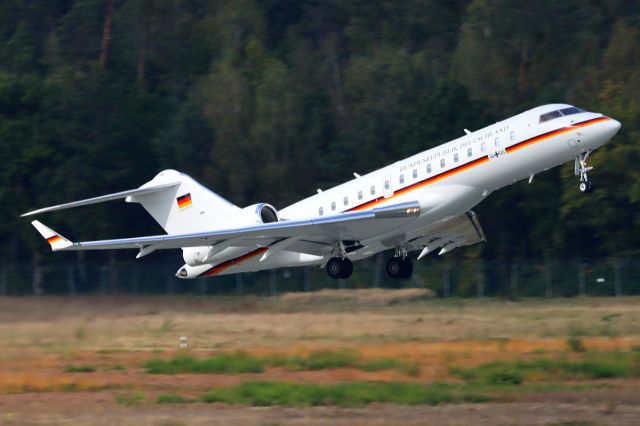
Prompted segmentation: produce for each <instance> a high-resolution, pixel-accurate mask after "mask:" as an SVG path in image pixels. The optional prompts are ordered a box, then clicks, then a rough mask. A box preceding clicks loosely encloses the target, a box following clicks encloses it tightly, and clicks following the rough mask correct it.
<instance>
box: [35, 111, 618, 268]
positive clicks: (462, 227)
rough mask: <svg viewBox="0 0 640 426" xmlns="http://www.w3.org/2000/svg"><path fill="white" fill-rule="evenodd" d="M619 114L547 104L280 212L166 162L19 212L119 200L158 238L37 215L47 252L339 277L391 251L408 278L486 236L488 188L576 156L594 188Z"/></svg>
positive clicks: (584, 183)
mask: <svg viewBox="0 0 640 426" xmlns="http://www.w3.org/2000/svg"><path fill="white" fill-rule="evenodd" d="M619 129H620V123H619V122H618V121H616V120H614V119H612V118H609V117H606V116H604V115H602V114H599V113H594V112H588V111H585V110H583V109H580V108H577V107H575V106H571V105H566V104H552V105H544V106H540V107H537V108H534V109H531V110H529V111H526V112H523V113H521V114H518V115H516V116H514V117H511V118H508V119H506V120H504V121H500V122H498V123H495V124H492V125H490V126H488V127H485V128H483V129H480V130H477V131H475V132H470V131H468V130H466V129H464V132H465V134H464V135H463V136H462V137H460V138H458V139H455V140H453V141H450V142H447V143H445V144H443V145H440V146H438V147H436V148H432V149H428V150H426V151H423V152H421V153H419V154H416V155H414V156H412V157H409V158H406V159H404V160H400V161H398V162H395V163H393V164H391V165H389V166H386V167H383V168H381V169H378V170H375V171H373V172H371V173H368V174H366V175H363V176H360V175H358V174H357V173H354V176H355V178H354V179H352V180H350V181H348V182H346V183H343V184H341V185H338V186H336V187H334V188H331V189H328V190H325V191H321V190H318V191H317V194H315V195H313V196H311V197H309V198H305V199H303V200H301V201H298V202H297V203H295V204H292V205H290V206H288V207H286V208H283V209H281V210H279V211H278V210H276V209H275V208H274V207H273V206H272V205H270V204H266V203H259V204H255V205H252V206H248V207H245V208H240V207H238V206H235V205H234V204H232V203H231V202H229V201H227V200H225V199H224V198H222V197H220V196H219V195H217V194H215V193H213V192H212V191H210V190H209V189H207V188H205V187H204V186H202V185H201V184H199V183H198V182H196V181H195V180H194V179H192V178H191V177H189V176H187V175H185V174H183V173H180V172H177V171H175V170H165V171H163V172H161V173H159V174H158V175H156V176H155V177H154V178H153V179H152V180H150V181H149V182H147V183H145V184H144V185H142V186H141V187H139V188H138V189H132V190H128V191H122V192H118V193H115V194H109V195H103V196H100V197H94V198H89V199H86V200H82V201H75V202H71V203H66V204H60V205H57V206H52V207H46V208H43V209H39V210H34V211H31V212H29V213H25V214H24V215H23V216H30V215H35V214H38V213H44V212H49V211H54V210H61V209H66V208H70V207H79V206H84V205H88V204H94V203H100V202H104V201H110V200H116V199H122V198H124V199H125V201H126V202H129V203H140V204H141V205H142V207H144V208H145V209H146V211H147V212H148V213H149V214H150V215H151V216H152V217H153V218H154V219H155V220H156V221H157V222H158V223H159V224H160V225H161V226H162V227H163V228H164V230H165V231H166V234H165V235H155V236H146V237H134V238H123V239H113V240H102V241H87V242H72V241H70V240H68V239H67V238H65V237H63V236H62V235H60V234H58V233H57V232H55V231H53V230H51V229H50V228H48V227H46V226H45V225H43V224H42V223H40V222H38V221H33V222H32V224H33V226H34V227H35V228H36V229H37V230H38V231H39V232H40V234H42V236H43V237H44V238H45V239H46V240H47V241H48V242H49V244H50V245H51V248H52V249H53V251H66V250H111V249H138V250H139V253H138V255H137V257H138V258H140V257H143V256H146V255H148V254H149V253H151V252H153V251H155V250H160V249H177V248H181V249H182V252H183V257H184V261H185V262H186V264H185V265H184V266H182V267H181V268H180V269H179V270H178V272H177V273H176V276H177V277H179V278H197V277H212V276H217V275H225V274H234V273H239V272H251V271H259V270H264V269H272V268H281V267H294V266H303V265H321V266H322V265H324V267H325V268H326V271H327V273H328V275H329V276H330V277H331V278H334V279H337V278H348V277H349V276H350V275H351V273H352V271H353V263H352V262H353V261H357V260H360V259H364V258H366V257H369V256H372V255H374V254H376V253H379V252H381V251H385V250H389V249H392V250H394V252H395V255H394V256H393V257H392V258H391V259H390V260H389V262H388V263H387V272H388V274H389V275H390V276H392V277H395V278H408V277H409V276H410V275H411V273H412V271H413V266H412V263H411V260H410V258H409V257H408V253H409V252H410V251H418V250H419V251H420V254H419V255H418V259H420V258H422V257H424V256H425V255H426V254H428V253H431V252H433V251H435V250H439V251H438V252H439V254H444V253H446V252H449V251H451V250H453V249H455V248H457V247H462V246H466V245H470V244H475V243H478V242H482V241H484V240H485V236H484V233H483V231H482V228H481V227H480V223H479V222H478V219H477V217H476V215H475V214H474V213H473V211H471V209H472V208H473V207H474V206H475V205H477V204H478V203H480V202H481V201H482V200H484V199H485V198H486V197H487V196H488V195H489V194H491V193H492V192H493V191H495V190H496V189H499V188H502V187H504V186H507V185H510V184H512V183H514V182H516V181H519V180H522V179H527V178H528V179H529V182H530V183H531V181H532V180H533V177H534V175H535V174H537V173H540V172H542V171H545V170H547V169H549V168H551V167H555V166H558V165H561V164H563V163H566V162H569V161H572V160H573V161H575V174H576V176H579V189H580V191H582V192H584V193H588V192H591V190H592V189H593V185H592V183H591V181H590V180H589V179H588V176H587V173H588V172H589V171H590V170H591V169H592V167H589V166H588V165H587V159H588V157H589V155H590V154H591V152H592V151H593V150H594V149H596V148H599V147H600V146H602V145H604V144H605V143H607V142H608V141H609V140H611V138H613V136H614V135H615V134H616V133H617V132H618V130H619Z"/></svg>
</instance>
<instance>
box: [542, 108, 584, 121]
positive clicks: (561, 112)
mask: <svg viewBox="0 0 640 426" xmlns="http://www.w3.org/2000/svg"><path fill="white" fill-rule="evenodd" d="M581 112H584V110H583V109H581V108H578V107H569V108H563V109H558V110H555V111H551V112H548V113H546V114H542V115H541V116H540V123H544V122H545V121H549V120H553V119H554V118H558V117H562V116H565V115H573V114H579V113H581Z"/></svg>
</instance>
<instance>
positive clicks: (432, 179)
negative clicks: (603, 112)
mask: <svg viewBox="0 0 640 426" xmlns="http://www.w3.org/2000/svg"><path fill="white" fill-rule="evenodd" d="M607 120H610V118H609V117H598V118H592V119H590V120H586V121H583V122H581V123H576V124H574V125H572V126H570V127H564V128H562V129H558V130H552V131H551V132H547V133H543V134H541V135H538V136H534V137H533V138H529V139H526V140H524V141H522V142H518V143H516V144H514V145H511V146H510V147H507V148H506V149H505V151H506V152H507V153H509V152H514V151H517V150H519V149H522V148H525V147H527V146H529V145H533V144H534V143H536V142H541V141H543V140H546V139H549V138H552V137H554V136H558V135H561V134H563V133H568V132H571V131H573V130H576V129H581V128H583V127H586V126H589V125H591V124H596V123H601V122H603V121H607ZM488 161H489V156H488V155H487V156H484V157H480V158H477V159H475V160H472V161H470V162H468V163H466V164H462V165H460V166H458V167H455V168H453V169H451V170H447V171H446V172H442V173H440V174H438V175H434V176H431V177H428V178H427V179H425V180H422V181H420V182H416V183H414V184H411V185H409V186H406V187H404V188H401V189H398V190H397V191H395V192H394V193H393V195H392V196H390V197H387V198H384V197H378V198H376V199H375V200H371V201H367V202H366V203H364V204H360V205H359V206H355V207H352V208H350V209H348V210H345V212H355V211H360V210H366V209H370V208H372V207H374V206H376V205H378V204H381V203H383V202H385V201H387V200H391V199H393V198H396V197H399V196H400V195H404V194H406V193H408V192H411V191H413V190H415V189H418V188H422V187H424V186H427V185H431V184H432V183H434V182H437V181H439V180H440V179H444V178H447V177H449V176H453V175H455V174H458V173H461V172H464V171H465V170H469V169H471V168H472V167H475V166H479V165H480V164H484V163H486V162H488Z"/></svg>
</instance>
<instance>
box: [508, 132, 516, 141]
mask: <svg viewBox="0 0 640 426" xmlns="http://www.w3.org/2000/svg"><path fill="white" fill-rule="evenodd" d="M509 137H510V138H511V140H512V141H515V140H516V132H511V133H509Z"/></svg>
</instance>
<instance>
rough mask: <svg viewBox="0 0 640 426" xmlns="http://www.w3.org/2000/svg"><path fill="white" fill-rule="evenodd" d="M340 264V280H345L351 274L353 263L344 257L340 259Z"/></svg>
mask: <svg viewBox="0 0 640 426" xmlns="http://www.w3.org/2000/svg"><path fill="white" fill-rule="evenodd" d="M341 263H342V264H341V265H340V278H343V279H347V278H349V277H350V276H351V274H352V273H353V262H351V261H350V260H349V259H347V258H346V257H345V258H344V259H341Z"/></svg>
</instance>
